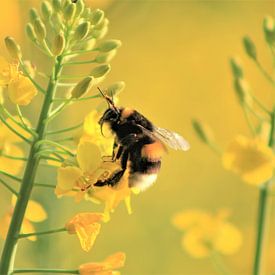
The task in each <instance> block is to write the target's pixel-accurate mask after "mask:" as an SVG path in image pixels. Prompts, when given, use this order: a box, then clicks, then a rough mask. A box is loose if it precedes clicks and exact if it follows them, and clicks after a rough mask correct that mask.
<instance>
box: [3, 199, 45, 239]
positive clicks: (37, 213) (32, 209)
mask: <svg viewBox="0 0 275 275" xmlns="http://www.w3.org/2000/svg"><path fill="white" fill-rule="evenodd" d="M15 204H16V197H15V196H13V197H12V207H11V209H10V211H9V212H7V213H6V214H5V215H4V216H3V217H2V218H1V219H0V225H1V226H0V236H1V238H3V239H5V238H6V235H7V232H8V229H9V225H10V221H11V217H12V214H13V209H14V207H15ZM45 219H47V213H46V211H45V210H44V208H43V207H42V206H41V205H40V204H39V203H38V202H36V201H33V200H30V201H29V203H28V206H27V209H26V214H25V217H24V220H23V223H22V227H21V232H20V233H21V234H28V233H34V232H35V229H34V226H33V225H32V222H35V223H37V222H42V221H44V220H45ZM27 239H28V240H30V241H36V239H37V238H36V236H30V237H27Z"/></svg>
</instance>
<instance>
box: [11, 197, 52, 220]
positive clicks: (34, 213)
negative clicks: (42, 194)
mask: <svg viewBox="0 0 275 275" xmlns="http://www.w3.org/2000/svg"><path fill="white" fill-rule="evenodd" d="M16 201H17V198H16V196H15V195H12V199H11V204H12V206H13V207H15V204H16ZM47 216H48V215H47V212H46V211H45V210H44V208H43V207H42V206H41V204H40V203H38V202H36V201H34V200H29V202H28V206H27V209H26V213H25V219H27V220H29V221H32V222H42V221H44V220H46V219H47Z"/></svg>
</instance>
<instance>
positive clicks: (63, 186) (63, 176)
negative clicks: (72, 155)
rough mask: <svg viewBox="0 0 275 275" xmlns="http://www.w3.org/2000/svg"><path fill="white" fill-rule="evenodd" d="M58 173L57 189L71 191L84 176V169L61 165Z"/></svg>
mask: <svg viewBox="0 0 275 275" xmlns="http://www.w3.org/2000/svg"><path fill="white" fill-rule="evenodd" d="M57 173H58V174H57V187H56V188H57V190H60V191H61V190H63V191H64V192H67V191H71V190H72V189H73V187H74V186H76V184H77V181H78V180H79V178H80V177H81V176H82V171H81V170H80V169H79V168H78V167H74V166H67V167H60V168H59V169H58V172H57Z"/></svg>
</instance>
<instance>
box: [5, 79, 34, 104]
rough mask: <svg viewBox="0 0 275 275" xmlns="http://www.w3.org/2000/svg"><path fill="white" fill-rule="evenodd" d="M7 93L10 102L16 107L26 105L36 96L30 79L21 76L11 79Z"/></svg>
mask: <svg viewBox="0 0 275 275" xmlns="http://www.w3.org/2000/svg"><path fill="white" fill-rule="evenodd" d="M8 91H9V97H10V100H11V101H12V102H13V103H14V104H18V105H28V104H29V103H30V102H31V101H32V99H33V97H34V96H36V94H37V90H36V88H35V87H34V85H33V84H32V82H31V81H30V79H29V78H27V77H25V76H23V75H19V76H18V77H17V78H15V79H12V81H11V82H10V83H9V86H8Z"/></svg>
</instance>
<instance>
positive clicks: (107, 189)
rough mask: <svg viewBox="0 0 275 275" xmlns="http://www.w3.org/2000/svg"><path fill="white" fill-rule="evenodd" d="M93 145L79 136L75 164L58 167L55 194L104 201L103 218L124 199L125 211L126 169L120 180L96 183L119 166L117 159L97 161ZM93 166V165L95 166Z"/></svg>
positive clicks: (128, 190)
mask: <svg viewBox="0 0 275 275" xmlns="http://www.w3.org/2000/svg"><path fill="white" fill-rule="evenodd" d="M99 160H100V153H99V151H98V149H97V147H96V146H95V145H94V144H93V143H92V142H90V141H87V140H82V141H81V142H80V144H79V145H78V149H77V163H78V166H65V167H60V168H59V169H58V175H57V187H56V189H55V193H56V195H57V196H59V197H60V196H63V195H69V196H74V197H75V198H76V200H81V199H83V198H85V199H86V200H90V201H93V202H97V203H104V204H105V212H104V213H105V215H106V219H105V220H108V218H109V213H110V212H112V211H113V210H114V209H115V208H116V207H117V206H118V204H119V203H120V202H121V201H123V200H124V201H125V203H126V207H127V210H128V212H129V213H131V208H130V194H131V189H130V188H129V187H128V172H127V171H126V172H125V174H124V176H123V177H122V179H121V180H120V182H119V183H118V184H117V185H116V186H114V187H111V186H102V187H97V186H94V184H95V183H96V182H97V181H98V180H102V181H103V180H106V179H107V178H110V177H111V176H112V175H113V174H114V173H116V172H118V171H120V170H121V165H120V162H119V161H118V162H107V161H106V162H101V163H100V165H99V166H98V161H99ZM97 166H98V167H97ZM95 167H97V168H95Z"/></svg>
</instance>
